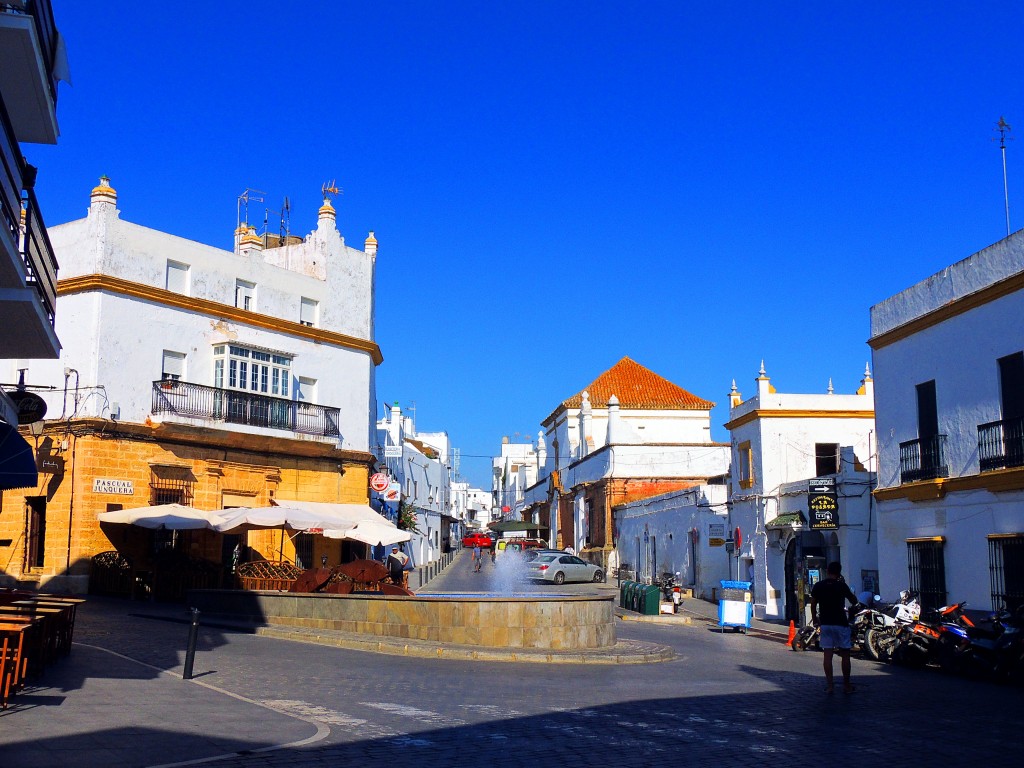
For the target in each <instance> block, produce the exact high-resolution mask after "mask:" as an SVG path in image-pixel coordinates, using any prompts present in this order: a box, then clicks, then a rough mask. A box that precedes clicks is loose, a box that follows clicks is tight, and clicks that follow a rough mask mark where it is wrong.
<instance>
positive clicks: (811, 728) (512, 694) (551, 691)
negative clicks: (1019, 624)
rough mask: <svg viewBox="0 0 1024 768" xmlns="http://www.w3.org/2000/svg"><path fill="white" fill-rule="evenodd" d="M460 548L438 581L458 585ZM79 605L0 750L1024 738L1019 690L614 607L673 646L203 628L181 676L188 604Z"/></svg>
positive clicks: (124, 755) (643, 755) (780, 748)
mask: <svg viewBox="0 0 1024 768" xmlns="http://www.w3.org/2000/svg"><path fill="white" fill-rule="evenodd" d="M467 563H468V558H467V559H466V560H465V561H464V560H463V559H461V558H460V559H459V560H457V561H456V563H455V564H454V565H453V566H452V569H456V570H450V572H449V573H447V574H445V575H444V579H443V580H439V579H435V582H432V584H431V585H430V587H431V589H437V590H441V589H442V588H443V589H450V590H458V591H464V588H463V587H460V586H459V585H460V584H462V583H463V581H464V580H465V579H464V577H465V576H466V574H471V572H470V571H469V569H468V567H465V568H464V569H463V571H462V572H460V571H459V570H457V569H459V568H460V567H462V566H465V565H467ZM488 566H489V564H487V565H485V569H486V567H488ZM471 577H472V578H474V579H480V580H481V581H485V580H486V579H487V572H486V570H485V572H484V574H483V575H477V574H471ZM547 586H548V585H543V586H542V588H546V587H547ZM594 588H596V587H594V586H591V585H580V586H574V587H573V589H577V590H581V589H594ZM605 588H607V587H605ZM559 589H562V588H559ZM79 616H80V618H79V625H78V627H77V628H76V641H77V644H76V647H75V649H74V651H73V652H72V654H71V656H70V657H68V658H66V659H64V660H62V661H60V662H58V663H57V664H56V665H55V666H54V667H53V668H52V669H51V670H49V671H48V672H47V674H46V676H45V678H44V679H43V681H42V683H41V684H40V685H38V686H37V687H35V688H33V689H32V690H29V691H26V692H24V693H22V694H19V695H18V696H17V697H16V698H15V699H14V706H13V707H12V708H11V709H10V710H8V711H7V712H4V713H0V766H3V767H4V768H35V766H44V765H45V766H48V767H49V766H53V765H60V764H65V765H68V766H75V767H76V768H77V766H91V765H97V766H98V765H106V766H114V765H116V766H166V765H182V764H185V762H186V761H202V762H204V763H205V762H208V761H210V760H211V759H213V760H214V761H213V762H212V763H211V764H213V765H216V766H224V768H242V767H243V766H244V767H245V768H252V767H253V766H260V767H263V766H267V767H270V766H348V765H365V764H366V763H367V762H368V761H382V762H384V763H386V764H387V765H389V766H396V767H400V766H418V767H420V768H421V767H422V766H449V765H451V766H456V765H464V764H466V763H467V762H468V761H475V762H477V763H480V764H484V765H490V764H495V765H509V766H518V765H528V764H537V763H539V762H540V761H544V762H545V763H554V764H559V763H569V764H572V765H583V764H586V765H611V766H658V765H666V766H670V765H691V764H693V765H697V764H704V763H709V762H710V763H712V764H715V765H723V764H724V765H780V766H781V765H787V766H789V765H792V764H794V763H795V762H796V761H803V762H807V761H808V760H810V761H813V762H820V761H821V760H823V759H825V757H826V755H827V759H825V762H826V763H828V764H829V765H837V766H845V765H855V764H856V765H858V766H861V767H862V766H863V765H865V764H871V763H875V762H876V761H877V762H881V761H891V760H894V759H897V760H899V759H905V758H907V757H912V756H915V755H935V754H940V753H943V752H944V753H945V754H953V753H954V752H961V751H962V750H963V749H964V748H966V749H968V750H970V751H971V752H975V751H976V750H977V749H978V748H982V749H986V750H994V753H995V754H997V755H1004V756H1006V755H1013V754H1020V750H1021V747H1022V746H1024V744H1022V741H1024V735H1022V734H1024V729H1022V728H1021V726H1022V724H1024V723H1022V720H1024V715H1022V711H1024V708H1022V706H1021V705H1022V704H1024V690H1021V689H1018V688H1007V687H1001V686H996V685H991V684H987V683H980V682H975V681H967V680H960V679H956V678H951V677H947V676H945V675H942V674H941V673H939V672H936V671H932V670H908V669H902V668H898V667H891V666H885V665H878V664H874V663H871V662H867V661H864V660H861V659H856V658H855V659H854V676H855V679H856V683H857V685H858V690H857V691H856V692H855V693H853V694H851V695H844V694H842V693H836V694H832V695H826V694H825V693H824V692H823V688H824V685H823V680H822V671H821V656H820V654H816V653H793V652H791V651H789V650H788V648H786V646H785V645H783V644H782V642H780V641H779V638H778V636H777V635H771V634H770V633H763V634H747V635H744V634H736V633H732V632H726V633H724V634H723V633H721V632H718V631H716V629H715V627H714V626H713V625H710V624H708V623H705V622H702V621H694V622H692V623H686V622H682V621H679V622H673V623H642V622H618V623H617V631H618V632H619V634H620V636H622V637H626V638H633V639H638V640H643V641H648V642H656V643H661V644H665V645H670V646H672V647H673V648H674V649H675V650H676V653H677V654H678V655H677V658H676V660H674V661H670V662H664V663H659V664H646V665H629V666H603V665H570V664H558V665H550V666H548V665H541V664H516V663H495V664H487V663H481V662H467V661H451V660H440V659H422V658H420V659H411V658H405V657H395V656H383V655H379V654H372V653H365V652H359V651H350V650H344V649H339V648H330V647H324V646H313V645H307V644H303V643H296V642H290V641H284V640H275V639H271V638H265V637H258V636H255V635H250V634H243V633H237V632H230V631H224V630H218V629H216V628H215V627H204V628H203V629H202V631H201V633H200V643H199V647H198V651H197V654H196V659H195V675H196V677H195V679H193V680H191V681H184V680H182V679H181V671H182V662H183V656H184V653H183V650H184V646H185V641H186V637H187V632H188V627H187V624H185V623H184V622H183V620H184V618H185V616H184V613H183V611H182V609H180V608H178V609H173V608H163V607H160V606H149V605H145V606H143V605H140V604H137V603H136V604H130V603H121V602H115V601H104V600H91V601H90V602H89V603H87V604H86V605H85V606H83V610H82V611H81V613H80V615H79ZM837 671H838V670H837ZM278 745H288V746H283V747H280V748H275V747H277V746H278ZM260 750H266V751H260ZM190 764H194V763H190Z"/></svg>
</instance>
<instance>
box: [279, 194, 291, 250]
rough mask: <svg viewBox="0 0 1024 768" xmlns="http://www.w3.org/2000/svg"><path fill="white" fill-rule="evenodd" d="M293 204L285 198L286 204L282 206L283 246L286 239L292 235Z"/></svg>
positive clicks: (281, 231) (281, 232) (281, 233)
mask: <svg viewBox="0 0 1024 768" xmlns="http://www.w3.org/2000/svg"><path fill="white" fill-rule="evenodd" d="M291 219H292V204H291V201H290V200H289V199H288V198H287V197H285V199H284V202H283V203H282V204H281V230H280V235H281V244H282V245H283V244H284V241H285V238H287V237H288V236H289V235H291V233H292V221H291Z"/></svg>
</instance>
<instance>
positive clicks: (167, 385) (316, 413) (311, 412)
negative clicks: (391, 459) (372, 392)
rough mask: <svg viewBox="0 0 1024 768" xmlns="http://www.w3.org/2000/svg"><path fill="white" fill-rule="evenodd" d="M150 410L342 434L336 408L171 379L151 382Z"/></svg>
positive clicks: (311, 431)
mask: <svg viewBox="0 0 1024 768" xmlns="http://www.w3.org/2000/svg"><path fill="white" fill-rule="evenodd" d="M153 413H154V414H159V413H175V414H178V415H180V416H190V417H196V418H205V419H213V420H215V421H224V422H227V423H229V424H247V425H248V426H251V427H268V428H270V429H286V430H289V431H291V432H301V433H302V434H305V435H323V436H324V437H339V436H340V434H341V433H340V432H339V430H338V421H339V418H340V416H341V410H340V409H339V408H329V407H327V406H325V405H313V404H311V403H302V402H297V401H295V400H287V399H285V398H283V397H268V396H267V395H259V394H256V393H255V392H242V391H240V390H234V389H218V388H217V387H207V386H204V385H202V384H192V383H191V382H187V381H174V380H171V379H162V380H160V381H154V382H153Z"/></svg>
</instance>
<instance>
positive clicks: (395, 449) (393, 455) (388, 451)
mask: <svg viewBox="0 0 1024 768" xmlns="http://www.w3.org/2000/svg"><path fill="white" fill-rule="evenodd" d="M384 458H385V459H400V458H402V446H400V445H385V446H384Z"/></svg>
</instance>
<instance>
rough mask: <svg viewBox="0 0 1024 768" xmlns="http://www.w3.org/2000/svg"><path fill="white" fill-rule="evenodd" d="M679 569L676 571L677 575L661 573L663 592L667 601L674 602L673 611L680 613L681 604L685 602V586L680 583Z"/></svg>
mask: <svg viewBox="0 0 1024 768" xmlns="http://www.w3.org/2000/svg"><path fill="white" fill-rule="evenodd" d="M679 576H680V573H679V571H676V572H675V575H673V574H671V573H668V572H666V573H663V574H661V581H660V582H659V583H660V586H661V593H662V594H663V595H664V596H665V601H666V602H669V601H671V603H672V613H679V606H681V605H682V604H683V588H682V587H681V586H680V585H679Z"/></svg>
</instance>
